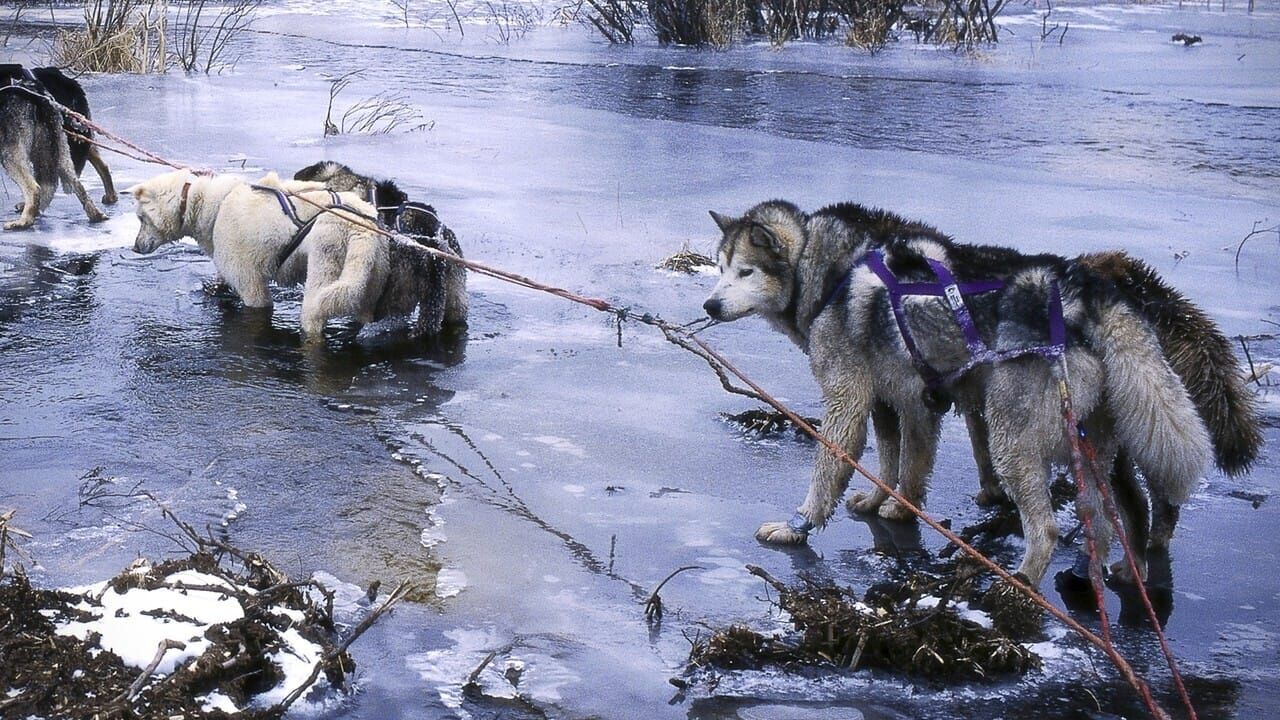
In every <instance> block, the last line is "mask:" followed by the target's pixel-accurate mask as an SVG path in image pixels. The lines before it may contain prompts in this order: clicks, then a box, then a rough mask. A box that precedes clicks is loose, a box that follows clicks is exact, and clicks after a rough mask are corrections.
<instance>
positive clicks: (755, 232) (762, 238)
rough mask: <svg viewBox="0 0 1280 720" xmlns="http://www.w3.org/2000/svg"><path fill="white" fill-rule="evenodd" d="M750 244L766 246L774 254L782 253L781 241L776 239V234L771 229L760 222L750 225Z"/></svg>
mask: <svg viewBox="0 0 1280 720" xmlns="http://www.w3.org/2000/svg"><path fill="white" fill-rule="evenodd" d="M751 244H752V245H755V246H756V247H762V248H768V249H769V250H770V252H772V253H774V254H775V255H782V241H780V240H778V236H777V235H774V234H773V231H772V230H770V229H769V228H768V227H766V226H764V225H761V224H760V223H752V225H751Z"/></svg>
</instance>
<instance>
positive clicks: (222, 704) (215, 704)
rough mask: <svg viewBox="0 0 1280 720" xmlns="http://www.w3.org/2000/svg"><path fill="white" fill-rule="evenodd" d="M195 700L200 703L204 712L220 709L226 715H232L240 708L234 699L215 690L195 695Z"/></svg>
mask: <svg viewBox="0 0 1280 720" xmlns="http://www.w3.org/2000/svg"><path fill="white" fill-rule="evenodd" d="M196 701H197V702H199V703H200V709H201V710H204V711H205V712H213V711H214V710H221V711H222V712H224V713H227V714H228V715H234V714H235V713H238V712H240V710H241V708H240V706H239V705H236V703H235V701H234V700H232V699H231V698H229V697H227V696H226V695H223V694H222V693H220V692H217V691H216V690H215V691H214V692H211V693H209V694H208V695H197V696H196Z"/></svg>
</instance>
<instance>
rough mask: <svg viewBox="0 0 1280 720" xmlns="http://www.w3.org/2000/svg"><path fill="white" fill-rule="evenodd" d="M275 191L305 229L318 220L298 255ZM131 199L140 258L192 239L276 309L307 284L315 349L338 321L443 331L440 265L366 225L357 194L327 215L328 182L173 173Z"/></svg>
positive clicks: (257, 301) (306, 311) (240, 291)
mask: <svg viewBox="0 0 1280 720" xmlns="http://www.w3.org/2000/svg"><path fill="white" fill-rule="evenodd" d="M255 185H256V186H257V187H255ZM264 188H266V189H264ZM272 189H274V190H280V191H283V192H285V193H287V195H288V196H289V197H290V198H292V200H295V201H294V202H293V205H294V209H295V211H296V214H297V215H298V217H299V219H300V220H301V221H302V222H307V221H310V220H312V219H314V224H313V225H312V227H311V230H310V232H309V234H307V235H306V237H305V240H304V241H303V242H302V243H301V244H300V245H297V247H296V249H294V250H293V251H292V252H289V251H288V248H289V247H290V245H291V241H292V240H293V238H294V235H295V233H296V232H297V231H298V229H297V227H296V226H295V225H294V223H293V221H292V220H291V219H289V217H288V216H286V215H285V213H284V211H283V210H282V208H281V206H280V202H279V200H278V198H277V196H276V194H275V193H274V192H271V190H272ZM126 192H128V193H130V194H132V195H133V196H134V198H135V199H136V200H137V213H138V219H139V222H140V227H139V229H138V237H137V239H136V241H135V242H134V250H135V251H136V252H138V253H141V254H147V253H150V252H153V251H155V250H156V249H157V248H159V247H160V246H161V245H164V244H166V243H169V242H173V241H175V240H178V239H179V238H181V237H184V236H189V237H192V238H194V239H195V240H196V243H197V244H198V245H199V246H200V249H201V250H203V251H204V253H205V254H206V255H208V256H210V257H211V258H212V259H213V262H214V265H215V266H216V267H217V269H218V273H219V275H220V276H221V277H222V279H223V281H224V282H225V283H226V284H227V285H229V286H230V287H231V289H232V290H233V291H234V292H235V293H236V295H237V296H239V297H240V299H241V301H242V302H244V304H245V305H246V306H247V307H256V308H270V307H271V306H272V298H271V293H270V288H269V283H270V282H272V281H274V282H276V283H277V284H282V285H284V284H294V283H303V284H304V289H303V300H302V318H301V320H302V332H303V337H304V339H305V340H306V341H308V342H318V341H319V340H320V339H321V337H322V331H323V330H324V326H325V323H326V322H327V321H329V320H330V319H333V318H349V319H351V320H354V321H355V322H357V323H361V324H367V323H370V322H373V321H376V320H382V319H386V318H395V317H406V318H407V317H408V316H410V315H411V314H412V313H413V311H414V310H415V309H416V310H417V312H418V318H417V321H416V324H415V334H416V335H420V336H431V335H435V334H438V333H439V332H440V329H441V318H442V316H443V306H442V304H441V303H440V302H437V301H435V300H433V297H435V294H436V293H435V290H434V289H435V288H437V287H438V286H439V282H438V278H437V277H436V276H434V275H432V274H431V273H432V268H433V267H434V266H436V265H438V263H433V262H432V260H433V259H432V258H431V256H430V254H429V253H427V252H426V251H425V250H423V249H422V248H421V247H419V246H418V245H416V244H415V243H412V242H408V241H404V240H399V239H389V238H387V237H385V236H384V235H382V234H381V233H378V232H375V231H374V229H372V228H371V227H366V223H367V222H368V220H366V218H368V217H372V216H373V214H374V212H375V209H374V208H373V206H372V205H369V204H368V203H366V202H365V201H364V200H362V199H361V198H360V197H358V196H356V195H355V194H352V193H339V198H340V199H341V202H342V207H343V209H342V210H338V211H336V212H323V211H322V210H321V208H323V207H327V206H329V205H330V203H331V202H332V198H331V195H330V192H329V191H328V190H327V189H326V188H325V186H324V185H322V184H320V183H315V182H300V181H282V180H280V179H279V178H278V177H277V176H276V175H275V173H271V174H268V175H267V176H265V177H263V178H261V179H260V180H258V181H257V182H256V183H254V184H253V185H251V184H250V183H248V182H246V181H245V180H244V179H243V178H240V177H237V176H232V175H217V176H212V177H208V176H195V175H191V174H190V173H187V172H185V171H176V172H170V173H165V174H163V175H160V176H157V177H154V178H152V179H150V180H148V181H146V182H143V183H140V184H138V185H135V186H133V187H131V188H129V189H128V190H127V191H126Z"/></svg>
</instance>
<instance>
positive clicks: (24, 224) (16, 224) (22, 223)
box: [4, 218, 35, 230]
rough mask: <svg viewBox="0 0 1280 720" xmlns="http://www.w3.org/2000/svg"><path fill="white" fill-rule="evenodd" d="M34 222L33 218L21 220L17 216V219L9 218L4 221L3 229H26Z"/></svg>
mask: <svg viewBox="0 0 1280 720" xmlns="http://www.w3.org/2000/svg"><path fill="white" fill-rule="evenodd" d="M34 224H35V221H34V220H23V219H21V218H19V219H17V220H11V221H9V222H7V223H5V224H4V229H5V230H27V229H29V228H30V227H31V226H32V225H34Z"/></svg>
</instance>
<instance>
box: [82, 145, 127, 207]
mask: <svg viewBox="0 0 1280 720" xmlns="http://www.w3.org/2000/svg"><path fill="white" fill-rule="evenodd" d="M89 164H90V165H93V169H94V170H96V171H97V172H98V178H99V179H101V180H102V202H103V204H104V205H115V204H116V201H117V200H119V199H120V196H119V195H117V194H116V186H115V183H113V182H112V181H111V169H110V168H108V167H107V163H106V161H105V160H103V159H102V156H101V155H99V154H98V148H96V147H93V146H92V145H90V146H89Z"/></svg>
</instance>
